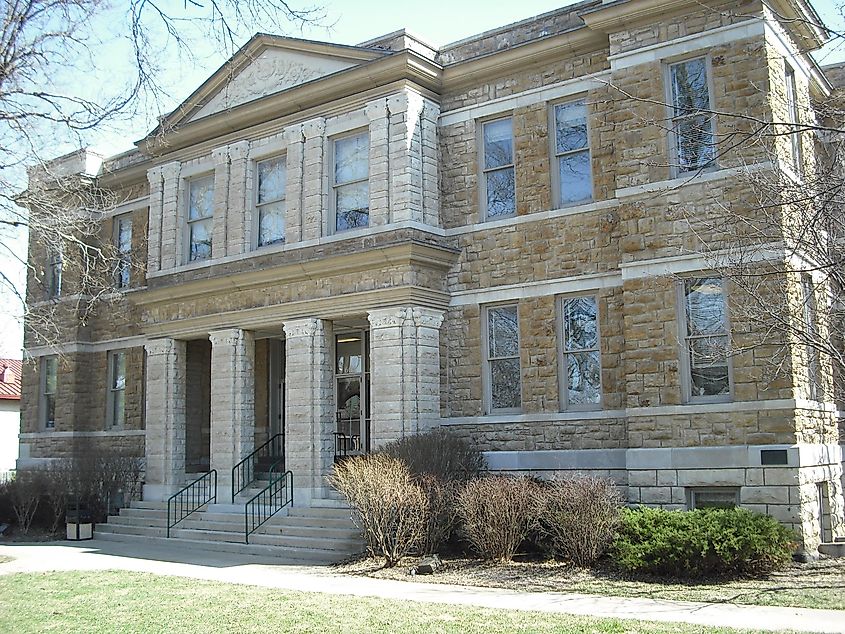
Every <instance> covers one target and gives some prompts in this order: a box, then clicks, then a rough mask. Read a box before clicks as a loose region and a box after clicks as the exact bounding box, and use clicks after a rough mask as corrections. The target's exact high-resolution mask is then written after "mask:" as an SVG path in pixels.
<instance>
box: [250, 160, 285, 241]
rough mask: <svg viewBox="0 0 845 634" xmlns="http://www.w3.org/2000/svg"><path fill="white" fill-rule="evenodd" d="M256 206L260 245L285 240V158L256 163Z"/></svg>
mask: <svg viewBox="0 0 845 634" xmlns="http://www.w3.org/2000/svg"><path fill="white" fill-rule="evenodd" d="M255 172H256V178H257V184H258V186H257V187H256V194H255V207H256V209H257V210H258V246H260V247H263V246H265V245H268V244H276V243H278V242H284V241H285V187H286V181H287V170H286V164H285V158H284V157H283V156H277V157H275V158H271V159H267V160H266V161H260V162H259V163H258V164H257V165H256V170H255Z"/></svg>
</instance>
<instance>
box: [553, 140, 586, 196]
mask: <svg viewBox="0 0 845 634" xmlns="http://www.w3.org/2000/svg"><path fill="white" fill-rule="evenodd" d="M558 168H559V170H560V202H561V204H566V203H574V202H577V201H579V200H589V199H590V198H592V197H593V186H592V182H591V180H590V153H589V152H588V151H583V152H578V153H577V154H566V155H565V156H561V157H559V159H558Z"/></svg>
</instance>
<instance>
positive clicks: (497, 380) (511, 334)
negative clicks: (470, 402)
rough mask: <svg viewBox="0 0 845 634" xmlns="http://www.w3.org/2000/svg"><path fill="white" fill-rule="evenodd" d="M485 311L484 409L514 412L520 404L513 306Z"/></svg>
mask: <svg viewBox="0 0 845 634" xmlns="http://www.w3.org/2000/svg"><path fill="white" fill-rule="evenodd" d="M486 312H487V322H486V330H487V336H486V339H487V346H486V355H485V365H486V378H487V381H486V387H487V390H486V391H487V394H486V400H487V404H488V410H489V411H499V410H511V411H513V410H517V409H519V408H520V407H521V405H522V397H521V392H522V381H521V372H520V366H519V317H518V315H517V307H516V305H512V306H491V307H489V308H488V309H487V311H486Z"/></svg>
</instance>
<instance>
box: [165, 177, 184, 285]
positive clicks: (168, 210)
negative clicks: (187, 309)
mask: <svg viewBox="0 0 845 634" xmlns="http://www.w3.org/2000/svg"><path fill="white" fill-rule="evenodd" d="M181 169H182V166H181V165H180V164H179V163H178V162H176V161H174V162H172V163H167V164H165V165H162V166H161V177H162V185H161V248H160V254H161V260H160V261H161V265H160V268H161V270H166V269H172V268H174V267H176V266H179V265H180V264H182V228H183V227H182V226H183V225H184V223H185V214H184V211H182V210H181V209H180V207H179V182H180V179H179V174H180V171H181Z"/></svg>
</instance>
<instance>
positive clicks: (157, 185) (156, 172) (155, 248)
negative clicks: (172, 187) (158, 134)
mask: <svg viewBox="0 0 845 634" xmlns="http://www.w3.org/2000/svg"><path fill="white" fill-rule="evenodd" d="M147 181H148V182H149V184H150V199H149V201H150V212H149V220H148V223H149V224H148V230H147V271H149V272H150V273H155V272H156V271H158V270H159V269H160V268H161V221H162V216H161V212H162V193H163V191H164V177H163V176H162V171H161V166H158V167H154V168H152V169H150V170H147Z"/></svg>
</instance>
